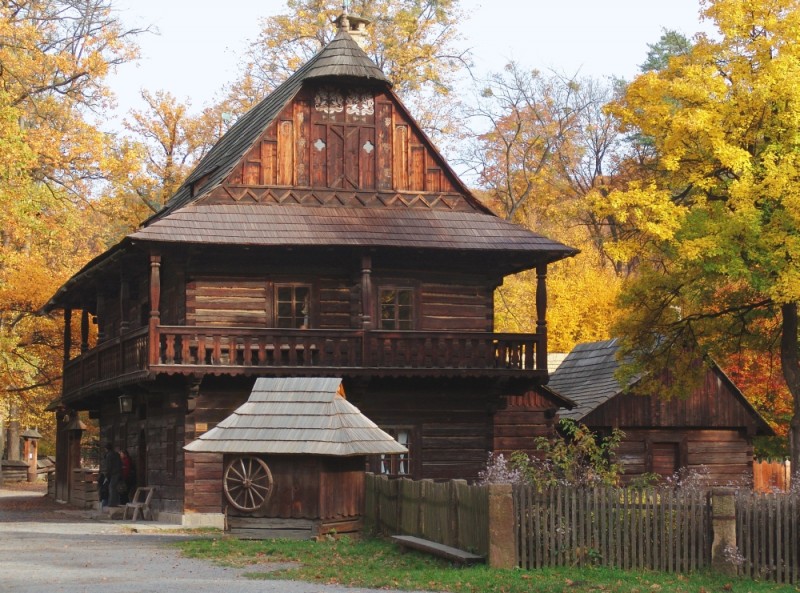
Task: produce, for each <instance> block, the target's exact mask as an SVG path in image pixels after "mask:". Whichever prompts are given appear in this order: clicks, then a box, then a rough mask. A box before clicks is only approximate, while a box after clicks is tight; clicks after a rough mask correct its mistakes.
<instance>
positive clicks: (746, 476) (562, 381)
mask: <svg viewBox="0 0 800 593" xmlns="http://www.w3.org/2000/svg"><path fill="white" fill-rule="evenodd" d="M618 351H619V344H618V342H617V340H616V339H612V340H607V341H602V342H592V343H586V344H578V345H577V346H576V347H575V348H574V349H573V350H572V352H570V353H569V354H568V355H567V357H566V358H565V359H564V361H563V362H562V363H561V365H559V367H558V369H556V371H555V373H553V375H552V376H551V378H550V383H549V384H548V387H549V388H550V389H552V390H554V391H556V392H558V393H561V394H562V395H565V396H567V397H569V398H570V399H571V400H572V401H574V402H575V404H576V405H575V407H574V408H573V409H572V410H563V411H561V412H560V413H559V416H560V417H561V418H570V419H572V420H575V421H576V422H580V423H581V424H585V425H586V426H587V427H588V428H590V429H591V430H592V431H594V432H595V433H599V434H600V435H604V434H608V433H609V432H610V431H611V429H613V428H618V429H620V430H622V431H623V432H624V433H625V438H624V439H623V441H622V443H621V444H620V447H619V449H618V450H617V459H618V460H619V461H620V462H621V463H622V466H623V468H624V472H625V473H624V476H623V480H624V481H625V482H630V481H631V480H633V479H635V478H636V477H638V476H641V475H642V474H645V473H653V474H658V475H660V476H663V477H670V476H672V475H673V474H675V473H676V472H677V471H678V470H680V469H682V468H686V469H688V470H692V469H694V470H698V471H700V472H701V473H702V474H704V475H705V477H706V478H705V479H706V480H708V481H709V482H710V483H712V484H720V485H722V484H728V483H740V482H742V481H745V482H749V481H750V480H752V476H753V443H752V439H753V437H754V436H756V435H772V434H774V432H773V430H772V429H771V428H770V426H769V425H768V424H767V422H766V421H765V420H764V419H763V418H762V417H761V416H760V415H759V414H758V412H756V410H755V409H754V408H753V406H752V405H751V404H750V403H749V402H748V401H747V399H746V398H745V397H744V395H743V394H742V392H741V391H739V389H738V388H737V387H736V385H734V384H733V382H732V381H731V380H730V379H729V378H728V376H727V375H725V373H724V372H723V371H722V369H720V368H719V367H718V366H717V365H716V364H713V365H712V366H711V368H709V369H708V370H707V372H706V374H705V379H704V381H703V384H702V385H701V386H700V387H698V388H697V389H696V390H695V391H694V392H693V393H692V394H691V395H690V396H689V397H688V398H686V399H673V400H670V401H665V400H661V399H658V398H656V397H652V396H649V395H648V394H646V393H641V391H640V390H638V389H637V384H638V379H635V378H634V379H633V380H632V381H631V382H630V384H629V385H625V386H623V385H620V383H619V382H618V381H617V378H616V376H615V373H616V372H617V370H618V369H619V366H620V362H619V360H618V358H617V353H618Z"/></svg>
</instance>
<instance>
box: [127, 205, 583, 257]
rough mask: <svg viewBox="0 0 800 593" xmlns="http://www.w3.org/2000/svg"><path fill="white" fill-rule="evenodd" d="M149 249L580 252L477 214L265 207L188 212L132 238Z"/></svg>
mask: <svg viewBox="0 0 800 593" xmlns="http://www.w3.org/2000/svg"><path fill="white" fill-rule="evenodd" d="M131 238H132V239H134V240H136V239H142V240H148V241H165V242H182V243H204V244H218V245H232V244H235V245H259V246H271V245H272V246H277V245H282V246H312V245H313V246H324V245H340V246H347V245H351V246H371V247H412V248H420V249H459V250H460V249H464V250H482V251H487V250H488V251H493V250H502V251H520V252H526V251H535V252H536V253H537V254H539V255H542V256H543V257H542V259H543V260H547V259H548V258H547V257H546V255H547V253H548V252H551V253H552V258H553V259H561V258H563V257H566V256H569V255H573V254H575V253H576V250H575V249H573V248H571V247H567V246H566V245H564V244H562V243H559V242H558V241H553V240H551V239H548V238H546V237H543V236H541V235H537V234H535V233H532V232H531V231H529V230H527V229H525V228H523V227H520V226H518V225H515V224H512V223H510V222H508V221H506V220H503V219H502V218H499V217H496V216H490V215H487V214H483V213H479V212H456V211H450V210H422V209H413V210H412V209H402V208H395V209H391V208H386V209H379V208H345V207H341V208H340V207H330V206H301V205H282V206H265V205H263V204H220V205H190V206H186V207H185V208H182V209H181V210H179V211H177V212H174V213H172V214H171V215H170V216H169V217H168V218H164V219H161V220H158V221H155V222H154V223H152V224H151V225H150V226H147V227H144V228H142V229H140V230H139V231H137V232H135V233H134V234H133V235H131Z"/></svg>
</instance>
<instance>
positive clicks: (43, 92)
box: [0, 0, 137, 437]
mask: <svg viewBox="0 0 800 593" xmlns="http://www.w3.org/2000/svg"><path fill="white" fill-rule="evenodd" d="M136 32H137V31H135V30H126V29H124V28H123V27H122V25H121V24H120V22H119V21H118V20H117V18H116V17H115V16H114V15H113V14H112V12H111V6H110V3H109V2H108V0H10V1H7V2H3V3H2V4H0V219H1V220H0V229H1V230H0V415H4V416H5V415H7V414H8V410H10V409H17V410H20V413H21V414H22V418H20V420H21V421H22V422H23V423H24V424H28V425H38V426H40V427H41V428H42V429H43V433H44V434H45V435H46V436H47V433H48V427H49V425H50V424H51V422H52V418H51V415H49V414H47V415H45V414H44V407H45V406H46V404H47V403H49V401H50V400H52V399H55V398H56V397H57V396H58V394H59V387H60V386H59V380H60V376H59V373H58V371H57V370H56V369H60V368H61V362H62V359H63V347H62V335H63V334H62V327H61V320H60V319H50V318H46V317H41V316H38V315H37V312H38V310H39V308H40V307H41V306H42V304H44V302H45V301H46V300H47V298H49V297H50V296H51V295H52V294H53V293H54V292H55V290H56V289H57V288H58V286H59V285H60V284H61V283H62V282H63V281H64V280H66V278H68V277H69V275H70V274H72V273H73V272H74V271H75V269H76V267H78V266H79V265H80V264H82V263H83V262H85V261H86V260H87V259H90V258H91V257H92V256H93V255H95V254H96V253H98V252H99V251H100V250H101V247H102V243H103V241H104V237H103V232H104V231H103V230H102V229H103V226H104V225H102V224H99V223H98V220H97V216H98V210H97V209H96V206H97V204H96V203H95V202H93V201H92V200H91V198H93V197H94V196H95V195H96V192H97V190H98V189H100V187H101V186H100V183H99V182H100V181H101V180H102V179H103V178H104V176H105V173H104V171H105V169H106V167H107V165H109V162H110V155H112V154H113V151H112V150H111V147H112V142H113V138H111V137H109V136H108V135H107V134H105V133H103V132H102V131H101V130H99V129H98V128H97V127H96V126H95V125H93V123H92V122H91V121H90V120H91V119H92V118H93V116H94V115H95V114H99V113H101V112H102V110H104V109H105V108H106V107H107V106H108V105H109V102H110V101H111V100H112V97H111V95H110V93H109V91H108V89H107V88H106V86H105V85H104V84H103V79H104V77H105V76H106V75H107V74H108V73H109V72H110V70H111V69H113V68H114V67H115V66H116V65H117V64H120V63H122V62H124V61H127V60H129V59H132V58H133V57H134V56H135V55H136V48H135V46H134V45H133V43H132V37H133V36H134V35H135V34H136ZM44 418H48V420H49V422H45V421H44ZM50 436H51V437H52V435H50Z"/></svg>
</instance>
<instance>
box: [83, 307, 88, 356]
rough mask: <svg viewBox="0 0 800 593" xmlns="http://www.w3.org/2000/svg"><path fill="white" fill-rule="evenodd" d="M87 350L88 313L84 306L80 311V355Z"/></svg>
mask: <svg viewBox="0 0 800 593" xmlns="http://www.w3.org/2000/svg"><path fill="white" fill-rule="evenodd" d="M88 349H89V311H88V310H87V309H86V306H85V305H84V307H83V309H82V310H81V354H83V353H84V352H86V351H87V350H88Z"/></svg>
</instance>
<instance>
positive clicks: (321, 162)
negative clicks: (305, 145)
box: [310, 124, 328, 187]
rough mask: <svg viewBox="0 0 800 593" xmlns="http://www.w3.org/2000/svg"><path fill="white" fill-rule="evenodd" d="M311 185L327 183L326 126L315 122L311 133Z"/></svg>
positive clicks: (319, 185)
mask: <svg viewBox="0 0 800 593" xmlns="http://www.w3.org/2000/svg"><path fill="white" fill-rule="evenodd" d="M310 151H311V186H312V187H327V185H328V127H327V126H325V125H321V124H317V125H314V126H313V133H312V135H311V147H310Z"/></svg>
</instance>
